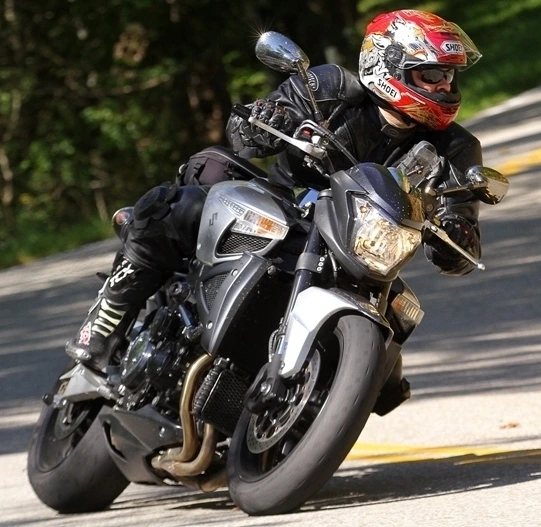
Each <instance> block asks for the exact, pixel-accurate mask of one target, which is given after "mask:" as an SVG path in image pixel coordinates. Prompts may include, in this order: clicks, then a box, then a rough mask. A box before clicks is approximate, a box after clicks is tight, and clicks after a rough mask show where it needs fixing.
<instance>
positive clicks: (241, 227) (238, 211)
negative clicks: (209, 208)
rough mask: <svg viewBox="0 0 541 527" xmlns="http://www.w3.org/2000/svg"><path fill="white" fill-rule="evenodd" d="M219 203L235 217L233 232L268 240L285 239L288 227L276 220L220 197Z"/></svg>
mask: <svg viewBox="0 0 541 527" xmlns="http://www.w3.org/2000/svg"><path fill="white" fill-rule="evenodd" d="M220 201H221V202H222V203H223V204H224V205H225V206H226V207H227V208H228V209H229V211H230V212H231V213H233V214H234V215H235V216H236V217H237V220H236V221H235V223H234V224H233V226H232V227H231V230H232V231H233V232H238V233H242V234H249V235H252V236H260V237H262V238H270V239H271V240H283V239H284V238H285V237H286V234H287V231H288V230H289V228H288V226H287V225H284V224H283V223H281V222H279V221H277V220H276V218H271V217H269V216H266V215H263V214H261V213H260V212H258V211H256V210H253V209H250V208H248V207H247V206H246V205H244V204H242V203H238V202H237V201H233V200H230V199H226V198H222V197H220Z"/></svg>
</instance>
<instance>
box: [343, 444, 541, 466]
mask: <svg viewBox="0 0 541 527" xmlns="http://www.w3.org/2000/svg"><path fill="white" fill-rule="evenodd" d="M448 458H463V459H460V460H457V462H458V463H459V464H468V463H476V462H480V461H517V460H525V459H526V460H527V461H528V462H530V463H532V462H534V461H536V462H541V449H538V450H515V451H512V450H509V449H508V448H503V447H477V446H468V445H464V446H411V445H388V444H373V443H355V445H354V447H353V448H352V449H351V452H350V453H349V454H348V456H347V459H348V460H355V461H365V462H367V463H378V464H380V463H406V462H413V461H435V460H445V459H448Z"/></svg>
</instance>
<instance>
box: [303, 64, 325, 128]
mask: <svg viewBox="0 0 541 527" xmlns="http://www.w3.org/2000/svg"><path fill="white" fill-rule="evenodd" d="M297 70H298V72H299V75H300V77H301V79H302V81H303V82H304V85H305V86H306V91H307V92H308V97H309V98H310V103H311V104H312V108H313V109H314V118H315V120H316V123H317V124H319V125H320V126H323V127H324V128H327V124H328V123H327V122H326V121H325V119H323V114H322V113H321V112H320V110H319V107H318V105H317V102H316V98H315V97H314V92H313V90H312V87H311V86H310V81H309V80H308V73H307V72H306V69H305V68H303V66H302V64H301V63H300V62H298V63H297Z"/></svg>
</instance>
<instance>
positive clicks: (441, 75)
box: [418, 68, 455, 84]
mask: <svg viewBox="0 0 541 527" xmlns="http://www.w3.org/2000/svg"><path fill="white" fill-rule="evenodd" d="M418 71H419V73H420V74H421V80H422V81H423V82H426V83H427V84H438V83H439V82H441V81H442V80H443V79H445V82H448V83H449V84H450V83H451V82H452V81H453V79H454V78H455V70H441V69H438V68H426V69H422V70H421V69H420V70H418Z"/></svg>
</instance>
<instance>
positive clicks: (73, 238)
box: [0, 218, 114, 269]
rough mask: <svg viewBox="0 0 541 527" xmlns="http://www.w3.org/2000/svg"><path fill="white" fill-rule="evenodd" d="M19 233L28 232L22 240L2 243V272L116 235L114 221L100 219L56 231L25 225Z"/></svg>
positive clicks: (0, 265)
mask: <svg viewBox="0 0 541 527" xmlns="http://www.w3.org/2000/svg"><path fill="white" fill-rule="evenodd" d="M18 230H19V232H21V233H24V234H23V235H22V236H21V237H18V238H9V239H8V240H6V241H5V242H3V243H2V244H1V248H2V250H0V269H5V268H7V267H12V266H14V265H23V264H28V263H31V262H33V261H35V260H37V259H39V258H44V257H46V256H51V255H54V254H58V253H60V252H63V251H68V250H70V249H76V248H77V247H81V246H82V245H85V244H87V243H92V242H96V241H101V240H105V239H107V238H111V237H112V236H113V235H114V233H113V229H112V226H111V222H109V221H102V220H100V219H98V218H96V219H94V220H92V221H90V222H87V223H85V224H84V225H80V224H79V225H78V224H72V225H67V226H66V227H64V228H63V229H61V230H56V231H43V230H39V231H38V230H36V228H35V227H34V226H33V225H27V226H21V228H20V229H18Z"/></svg>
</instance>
